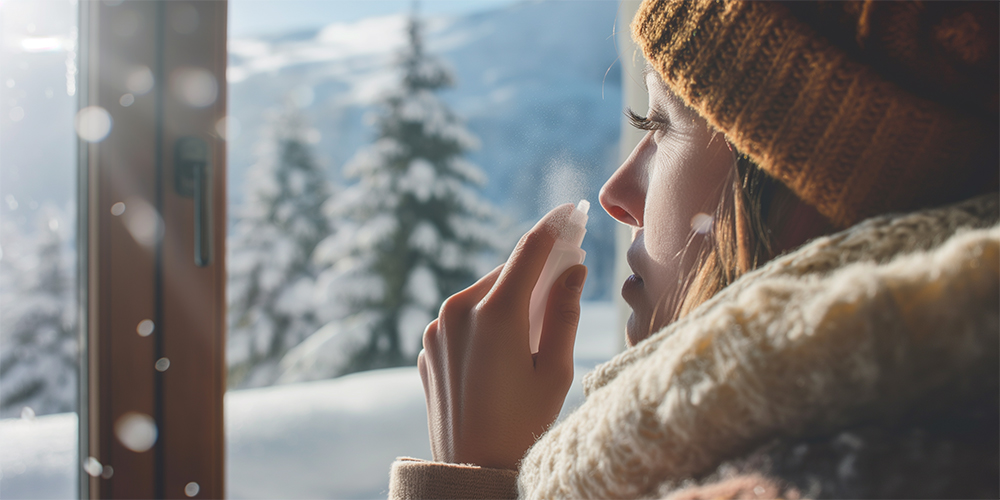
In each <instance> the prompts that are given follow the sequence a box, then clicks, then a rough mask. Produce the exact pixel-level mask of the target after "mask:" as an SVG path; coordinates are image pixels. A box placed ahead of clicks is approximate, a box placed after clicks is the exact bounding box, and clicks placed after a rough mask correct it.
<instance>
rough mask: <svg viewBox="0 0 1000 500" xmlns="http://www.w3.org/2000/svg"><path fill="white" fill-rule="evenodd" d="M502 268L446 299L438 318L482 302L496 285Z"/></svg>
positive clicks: (499, 267) (494, 270) (497, 268)
mask: <svg viewBox="0 0 1000 500" xmlns="http://www.w3.org/2000/svg"><path fill="white" fill-rule="evenodd" d="M503 267H504V264H500V265H499V266H497V267H496V268H494V269H493V270H492V271H490V272H489V274H487V275H486V276H483V277H482V278H479V281H477V282H475V283H473V284H472V285H471V286H470V287H469V288H466V289H465V290H462V291H461V292H458V293H456V294H455V295H452V296H451V297H448V298H447V299H446V300H445V301H444V303H442V304H441V310H440V311H438V317H439V318H444V317H445V314H446V312H448V313H450V312H452V311H453V310H455V309H462V310H465V311H468V310H471V309H472V308H473V307H475V306H476V304H478V303H479V302H480V301H481V300H483V297H485V296H486V294H487V293H489V291H490V289H491V288H493V284H494V283H496V281H497V278H499V277H500V273H501V272H502V271H503Z"/></svg>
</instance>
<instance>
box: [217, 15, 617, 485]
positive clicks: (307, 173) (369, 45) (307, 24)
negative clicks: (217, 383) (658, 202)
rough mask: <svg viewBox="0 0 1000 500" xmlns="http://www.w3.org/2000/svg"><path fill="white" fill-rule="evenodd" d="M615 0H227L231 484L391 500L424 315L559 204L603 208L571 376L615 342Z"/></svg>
mask: <svg viewBox="0 0 1000 500" xmlns="http://www.w3.org/2000/svg"><path fill="white" fill-rule="evenodd" d="M617 10H618V2H616V1H611V0H608V1H595V2H558V1H552V2H516V1H513V0H490V1H481V2H457V1H430V0H428V1H424V2H420V4H419V12H418V13H417V14H416V15H414V14H413V11H412V3H411V2H410V1H380V2H316V1H293V2H287V1H282V2H277V1H275V2H265V1H245V0H235V1H231V2H230V18H229V31H230V33H229V45H228V47H229V67H228V71H227V78H228V85H229V94H228V95H229V117H228V118H227V119H226V120H225V121H224V122H221V123H220V124H219V126H218V130H219V133H221V134H224V135H225V136H226V138H227V140H228V159H229V165H228V175H229V177H228V178H229V183H230V184H229V186H228V189H229V202H230V207H229V216H230V220H229V237H228V242H227V244H228V257H227V258H228V263H227V266H228V273H229V279H228V292H227V293H228V304H229V321H228V325H229V337H228V340H227V342H228V347H227V349H228V352H227V358H228V362H229V389H230V392H229V393H228V394H227V400H226V419H227V420H226V425H227V440H228V441H227V447H228V449H227V469H228V470H227V491H228V493H229V495H230V496H232V497H234V498H243V497H247V498H250V497H254V498H264V497H268V498H270V497H286V498H296V497H320V496H327V497H351V498H364V497H377V496H384V494H385V490H386V488H387V479H388V470H389V466H390V463H391V461H392V460H393V459H394V458H395V457H396V456H399V455H410V456H416V457H422V458H430V450H429V445H428V442H427V422H426V415H425V403H424V396H423V390H422V387H421V383H420V379H419V375H418V374H417V371H416V368H415V366H413V365H414V364H415V362H416V355H417V352H418V351H419V349H420V338H421V334H422V332H423V330H424V327H425V326H426V325H427V323H428V322H429V321H431V320H432V319H433V318H434V317H435V316H436V312H437V310H438V308H439V307H440V303H441V301H442V300H443V299H444V298H446V297H447V296H448V295H450V294H452V293H454V292H456V291H458V290H460V289H462V288H464V287H466V286H468V285H469V284H471V283H472V282H473V281H474V280H475V279H477V278H478V277H479V276H481V275H483V274H485V273H486V272H488V271H489V270H491V269H493V268H494V267H495V266H496V265H498V264H499V263H501V262H503V260H504V259H506V257H507V255H508V254H509V252H510V250H511V249H512V248H513V246H514V244H515V243H516V241H517V239H518V238H519V237H520V236H521V234H523V233H524V232H525V231H526V230H527V229H529V228H530V227H531V226H532V225H533V224H534V223H535V221H537V220H538V219H539V218H540V217H541V216H542V215H543V214H545V213H546V212H547V211H548V210H549V209H551V208H553V207H555V206H556V205H558V204H561V203H567V202H571V203H576V202H577V201H579V200H580V199H588V200H589V201H590V202H591V203H592V204H594V207H595V208H594V209H593V210H591V212H590V215H591V217H590V221H589V223H588V234H587V237H586V239H585V240H584V244H583V249H584V250H586V252H587V257H586V259H587V260H586V264H587V266H588V268H589V276H588V279H587V286H586V288H585V289H584V301H585V303H584V305H583V309H582V314H583V320H582V321H581V328H580V331H579V333H578V342H577V348H576V361H577V365H578V368H577V370H576V372H577V376H578V378H580V377H582V375H583V374H584V373H586V372H587V371H589V370H590V369H591V368H593V367H594V366H595V365H596V364H597V363H599V362H601V361H604V360H606V359H609V358H610V357H611V356H613V355H614V354H615V353H616V352H617V351H618V350H619V346H620V345H622V343H623V339H622V335H621V333H620V332H619V331H618V329H617V327H616V324H617V318H616V310H615V306H614V305H613V304H612V302H611V300H612V296H613V295H615V292H616V288H617V287H616V285H615V284H614V283H613V276H612V273H613V268H614V260H615V256H614V230H613V221H612V219H611V218H610V217H608V216H607V215H606V214H605V213H604V212H603V211H602V210H600V209H599V208H598V205H597V193H598V190H599V189H600V187H601V185H602V184H603V182H604V180H606V179H607V177H608V176H609V175H610V173H611V172H612V171H613V170H614V168H615V167H616V166H617V165H616V161H617V155H618V139H619V133H620V130H619V127H620V120H621V77H620V69H619V68H618V66H617V65H616V64H615V62H616V59H617V57H618V54H617V53H616V49H615V43H614V37H613V33H614V26H615V20H616V14H617ZM581 399H582V394H581V392H580V388H579V384H578V383H577V384H575V385H574V388H573V389H572V390H571V393H570V397H569V398H568V399H567V406H569V407H572V406H574V405H577V404H579V402H580V401H581Z"/></svg>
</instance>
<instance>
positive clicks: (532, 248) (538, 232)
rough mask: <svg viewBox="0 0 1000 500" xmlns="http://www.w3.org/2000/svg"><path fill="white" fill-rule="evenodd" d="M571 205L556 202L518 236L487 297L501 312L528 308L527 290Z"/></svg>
mask: <svg viewBox="0 0 1000 500" xmlns="http://www.w3.org/2000/svg"><path fill="white" fill-rule="evenodd" d="M573 208H574V207H573V204H572V203H567V204H565V205H560V206H558V207H556V208H554V209H552V211H551V212H549V213H548V214H546V215H545V217H542V219H541V220H540V221H538V223H536V224H535V226H534V227H532V228H531V230H530V231H528V232H527V233H525V235H524V236H522V237H521V240H520V241H518V242H517V246H516V247H515V248H514V251H513V252H512V253H511V254H510V258H508V259H507V264H506V265H504V268H503V271H502V272H501V273H500V277H499V278H498V279H497V282H496V284H494V285H493V289H492V290H490V292H489V295H488V296H487V297H488V300H489V301H490V302H493V303H495V304H496V305H497V308H498V309H500V310H504V311H512V310H513V311H519V310H522V309H523V310H524V311H527V310H528V302H529V301H530V300H531V290H532V289H533V288H534V287H535V282H536V281H538V275H540V274H541V273H542V267H544V266H545V260H546V258H547V257H548V255H549V252H550V251H551V250H552V245H553V244H555V241H556V238H557V237H558V234H559V233H558V232H559V229H560V228H561V227H562V226H563V225H564V224H565V223H566V222H567V221H568V220H569V214H570V212H572V211H573Z"/></svg>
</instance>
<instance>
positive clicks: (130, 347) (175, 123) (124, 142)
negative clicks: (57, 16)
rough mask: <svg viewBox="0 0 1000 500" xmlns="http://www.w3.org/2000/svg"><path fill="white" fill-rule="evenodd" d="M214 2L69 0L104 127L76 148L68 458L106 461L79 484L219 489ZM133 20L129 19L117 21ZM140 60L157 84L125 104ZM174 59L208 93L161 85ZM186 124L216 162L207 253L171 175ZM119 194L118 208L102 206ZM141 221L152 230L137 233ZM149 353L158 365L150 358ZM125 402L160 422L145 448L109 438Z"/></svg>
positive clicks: (143, 491)
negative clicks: (72, 410)
mask: <svg viewBox="0 0 1000 500" xmlns="http://www.w3.org/2000/svg"><path fill="white" fill-rule="evenodd" d="M192 8H193V9H194V10H195V12H197V16H196V17H197V23H196V24H197V28H196V29H195V30H194V31H193V32H187V33H181V32H179V31H189V30H187V29H180V30H178V29H176V28H175V26H176V25H174V24H172V22H174V20H172V18H171V16H175V15H176V14H177V12H178V11H179V10H180V9H192ZM125 12H130V13H127V14H123V13H125ZM187 14H188V17H187V21H190V18H191V16H190V15H189V14H190V10H188V11H187ZM226 17H227V2H225V1H222V0H219V1H211V2H201V1H186V0H185V1H182V0H170V1H167V0H154V1H145V0H125V1H124V2H121V3H120V4H117V5H116V4H115V2H99V1H85V2H80V42H81V44H80V45H81V50H80V54H81V75H80V79H79V82H80V94H79V95H80V104H79V106H80V108H81V109H82V108H85V107H88V106H100V107H101V108H104V109H105V110H107V111H108V112H109V113H110V116H111V120H112V128H111V132H110V134H109V135H108V136H107V138H106V139H104V140H103V141H101V142H96V143H88V142H83V141H81V142H80V143H79V155H78V157H79V158H78V159H79V170H78V182H79V186H80V187H79V195H80V198H79V200H80V201H79V207H80V210H79V232H78V234H79V242H80V243H79V245H80V261H79V264H80V275H79V276H80V285H79V291H80V292H81V293H80V297H81V303H80V313H81V321H80V323H81V354H82V358H81V359H82V361H83V362H82V363H81V378H80V387H81V391H80V419H79V422H80V434H79V436H80V458H81V460H82V462H81V463H84V464H85V463H87V460H89V459H90V458H91V457H93V458H95V459H96V460H98V462H99V463H100V464H102V466H103V469H102V470H103V471H104V474H103V475H100V474H99V475H96V476H91V475H89V474H86V473H81V474H80V496H81V498H88V497H93V498H185V497H188V496H191V495H190V493H191V492H192V491H193V487H188V490H187V491H185V487H186V486H187V485H188V484H189V483H192V482H195V483H197V484H198V486H199V488H198V490H199V491H198V492H197V494H196V495H194V497H195V498H223V497H224V494H225V489H224V486H225V468H224V431H223V395H224V394H225V389H226V383H225V373H226V365H225V312H226V305H225V282H226V281H225V280H226V277H225V232H226V223H225V221H226V205H225V202H226V192H225V186H226V168H225V167H226V157H225V153H226V150H225V143H224V140H223V139H222V138H221V137H220V136H219V133H217V132H216V124H217V123H218V122H219V120H220V119H222V118H223V117H225V115H226V78H225V71H226ZM135 20H138V24H137V26H133V28H135V29H134V30H132V32H131V34H129V33H128V31H129V30H128V29H122V28H121V26H122V24H121V23H122V22H125V21H135ZM188 27H190V22H189V24H188ZM138 66H145V67H148V68H149V69H150V70H151V71H152V74H153V76H154V85H153V87H152V89H151V90H150V91H149V92H148V93H146V94H143V95H135V98H134V103H132V104H131V105H128V106H125V105H123V104H120V102H119V99H120V98H121V96H122V95H123V94H124V93H127V92H129V90H128V88H127V86H126V85H125V82H126V81H127V76H128V74H129V72H130V71H133V70H134V68H136V67H138ZM185 67H187V68H198V69H201V70H205V71H208V72H209V73H210V74H211V75H213V76H214V78H215V82H216V90H217V97H216V99H215V101H214V103H212V104H210V105H208V106H206V107H200V108H199V107H192V106H190V105H187V104H185V103H183V102H182V100H181V97H180V96H179V95H178V93H177V92H174V91H172V89H171V78H172V77H171V75H174V76H176V73H175V72H176V70H178V69H180V68H185ZM182 137H196V138H198V139H200V140H202V141H204V144H206V145H207V146H208V151H209V158H210V163H211V166H212V182H211V184H210V186H211V189H209V190H208V191H207V192H208V193H210V198H209V200H208V201H207V205H205V206H208V207H210V208H211V212H210V213H211V225H210V226H209V227H210V228H211V229H210V230H209V232H206V233H203V234H204V235H206V236H207V235H209V234H210V235H211V240H212V243H213V244H212V246H211V249H210V253H209V254H208V255H209V262H208V265H205V266H199V265H197V264H196V263H195V258H194V241H195V236H194V231H195V224H194V217H195V208H194V201H193V200H192V199H190V198H186V197H184V196H181V195H179V194H178V193H177V191H176V189H175V187H174V186H175V179H174V175H175V169H174V163H175V162H174V160H175V158H174V155H175V144H176V143H177V141H178V139H180V138H182ZM118 202H124V203H125V212H124V213H122V214H121V215H115V214H113V213H112V210H111V209H112V206H114V205H115V204H116V203H118ZM150 207H151V208H153V209H155V212H150V211H149V208H150ZM144 209H145V212H144V213H145V215H144V216H145V219H143V218H142V217H143V210H144ZM150 213H153V214H158V217H159V221H160V222H159V223H158V224H156V223H155V221H156V217H154V218H153V219H150V218H149V214H150ZM150 220H153V222H154V223H153V228H154V230H153V231H152V234H153V237H152V239H151V240H150V239H149V238H147V239H146V240H143V238H139V237H136V236H134V234H136V229H137V228H138V229H140V230H141V229H142V227H145V228H146V229H147V230H148V229H149V227H150V224H149V221H150ZM129 227H132V229H133V230H132V231H131V232H130V230H129ZM140 241H143V242H144V243H140ZM147 319H148V320H152V321H153V323H154V329H153V332H152V334H150V335H148V336H142V335H140V334H139V333H138V332H137V326H138V325H139V323H140V322H141V321H143V320H147ZM161 358H166V359H168V360H169V367H168V368H167V369H166V370H165V371H158V370H157V369H156V368H155V365H156V362H157V360H160V359H161ZM161 368H162V363H161ZM128 412H136V413H139V414H144V415H148V416H151V417H152V418H153V420H154V422H155V424H156V429H157V431H158V437H157V439H156V442H155V444H154V445H153V447H152V448H151V449H149V450H148V451H143V452H136V451H133V450H131V449H129V448H127V447H125V446H124V445H123V444H122V441H121V440H120V439H118V438H117V437H116V434H115V423H116V422H117V421H118V420H119V419H120V418H121V417H122V416H123V415H125V414H127V413H128ZM112 471H113V472H112Z"/></svg>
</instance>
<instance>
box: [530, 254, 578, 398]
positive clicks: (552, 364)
mask: <svg viewBox="0 0 1000 500" xmlns="http://www.w3.org/2000/svg"><path fill="white" fill-rule="evenodd" d="M586 279H587V267H586V266H584V265H582V264H578V265H575V266H573V267H570V268H569V269H567V270H566V271H565V272H564V273H563V274H562V276H560V277H559V278H558V279H557V280H556V282H555V284H554V285H552V290H551V291H550V292H549V300H548V303H547V304H546V309H545V320H544V323H543V324H542V337H541V339H539V342H538V358H537V359H536V362H535V369H536V371H539V372H544V373H546V375H547V376H554V377H561V378H563V379H565V380H564V381H565V382H566V383H567V384H568V383H571V382H572V380H573V344H574V342H576V329H577V326H578V325H579V323H580V294H581V293H582V292H583V283H584V281H586Z"/></svg>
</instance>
